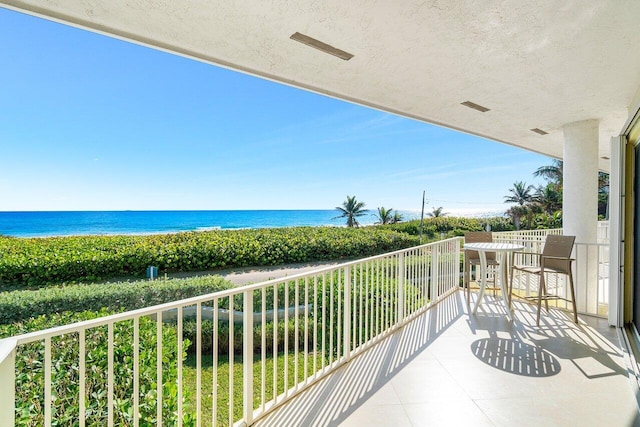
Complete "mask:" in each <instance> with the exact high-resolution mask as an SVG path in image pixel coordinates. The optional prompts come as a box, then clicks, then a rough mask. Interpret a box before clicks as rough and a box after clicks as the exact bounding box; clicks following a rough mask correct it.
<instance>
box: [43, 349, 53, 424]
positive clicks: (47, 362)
mask: <svg viewBox="0 0 640 427" xmlns="http://www.w3.org/2000/svg"><path fill="white" fill-rule="evenodd" d="M44 425H45V427H51V337H46V338H45V339H44Z"/></svg>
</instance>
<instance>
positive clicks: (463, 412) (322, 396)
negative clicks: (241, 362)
mask: <svg viewBox="0 0 640 427" xmlns="http://www.w3.org/2000/svg"><path fill="white" fill-rule="evenodd" d="M472 302H473V301H472ZM514 305H515V321H514V322H513V323H511V322H509V321H508V320H507V319H506V317H505V316H504V311H503V309H502V306H501V305H500V304H499V303H495V302H494V299H493V297H492V296H490V295H488V296H487V297H486V300H485V303H484V304H483V305H482V306H481V307H480V309H479V310H478V314H477V315H471V316H470V315H469V313H468V308H467V306H466V301H465V297H464V294H463V293H461V292H458V293H456V294H454V295H453V296H451V297H450V298H447V299H446V300H445V301H443V302H441V303H440V304H438V305H436V306H435V307H434V308H432V309H431V310H429V311H427V312H426V313H425V314H423V315H422V316H420V317H418V318H417V319H416V320H414V321H412V322H411V323H409V324H407V325H406V326H405V327H404V328H402V329H401V330H399V331H398V332H396V333H395V334H393V335H391V336H389V337H388V338H386V339H385V340H383V341H381V342H380V343H379V344H378V345H376V346H375V347H373V348H372V349H371V350H369V351H367V352H365V353H363V354H361V355H360V356H358V357H355V358H354V359H353V360H352V361H351V362H350V363H349V364H347V365H345V366H343V367H341V368H340V369H339V370H338V371H337V372H336V373H334V374H332V375H330V376H329V377H327V378H326V379H324V380H322V381H320V382H319V383H317V384H316V385H314V386H312V387H311V388H310V389H309V390H307V391H305V392H303V393H302V394H301V395H300V396H299V397H297V398H295V399H294V400H293V401H292V402H291V403H288V404H285V405H284V406H282V407H280V408H278V409H277V410H276V411H274V412H272V413H271V414H269V415H268V416H267V417H266V418H264V419H262V420H260V421H259V422H258V423H256V424H255V425H257V426H260V427H266V426H277V427H283V426H305V427H306V426H338V425H339V426H357V427H361V426H392V427H402V426H517V427H526V426H544V427H551V426H581V427H587V426H640V416H639V413H638V405H637V400H636V396H635V395H636V394H637V386H636V385H635V384H636V383H635V379H634V380H633V381H632V380H630V379H629V376H628V375H629V372H630V371H629V368H628V363H627V361H626V357H625V355H624V353H623V351H622V350H621V346H620V342H619V339H620V336H619V331H618V330H617V329H615V328H610V327H608V326H607V322H606V321H605V320H603V319H597V318H591V317H585V316H583V317H581V319H580V320H581V323H580V325H576V324H574V323H572V322H571V321H570V318H569V316H568V315H567V314H565V313H564V312H561V311H557V310H552V311H551V312H550V313H549V314H544V315H543V317H542V319H541V326H540V327H539V328H538V327H536V326H535V308H534V307H533V306H530V305H528V304H523V303H517V302H516V303H515V304H514Z"/></svg>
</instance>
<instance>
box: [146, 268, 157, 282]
mask: <svg viewBox="0 0 640 427" xmlns="http://www.w3.org/2000/svg"><path fill="white" fill-rule="evenodd" d="M157 277H158V267H154V266H150V267H147V278H148V279H149V280H154V279H155V278H157Z"/></svg>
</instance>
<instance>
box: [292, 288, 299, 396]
mask: <svg viewBox="0 0 640 427" xmlns="http://www.w3.org/2000/svg"><path fill="white" fill-rule="evenodd" d="M294 284H295V287H296V288H295V294H294V296H295V306H294V308H293V316H294V319H293V326H294V328H293V332H294V334H295V336H294V337H293V357H294V359H293V386H294V387H295V389H296V390H297V389H298V378H299V377H298V374H299V373H298V367H299V366H298V365H299V362H298V357H299V352H298V348H299V346H300V338H299V336H298V333H299V332H300V325H299V323H300V309H299V307H300V282H299V281H298V280H296V281H295V282H294Z"/></svg>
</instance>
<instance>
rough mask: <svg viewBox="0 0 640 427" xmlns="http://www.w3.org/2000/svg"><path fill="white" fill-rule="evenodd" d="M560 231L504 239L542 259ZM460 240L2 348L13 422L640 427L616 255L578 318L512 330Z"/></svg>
mask: <svg viewBox="0 0 640 427" xmlns="http://www.w3.org/2000/svg"><path fill="white" fill-rule="evenodd" d="M556 232H558V231H557V230H550V231H542V232H535V233H532V232H519V233H494V238H495V239H496V240H500V241H511V242H520V243H523V244H525V246H526V247H527V248H528V249H536V247H537V246H539V245H540V242H541V241H543V239H544V236H545V235H546V234H548V233H556ZM461 242H462V239H461V238H453V239H447V240H443V241H440V242H435V243H430V244H427V245H422V246H419V247H416V248H411V249H407V250H402V251H397V252H393V253H389V254H384V255H380V256H376V257H372V258H368V259H364V260H359V261H354V262H349V263H345V264H340V265H336V266H331V267H327V268H324V269H320V270H317V271H314V272H310V273H305V274H300V275H298V276H291V277H287V278H284V279H276V280H271V281H268V282H264V283H259V284H255V285H249V286H244V287H239V288H235V289H230V290H226V291H223V292H218V293H215V294H210V295H204V296H201V297H196V298H191V299H188V300H183V301H176V302H173V303H168V304H164V305H161V306H155V307H150V308H144V309H140V310H136V311H132V312H127V313H122V314H118V315H113V316H108V317H103V318H99V319H94V320H88V321H85V322H81V323H76V324H72V325H67V326H62V327H59V328H55V329H50V330H46V331H41V332H36V333H32V334H27V335H22V336H18V337H14V338H12V339H7V340H2V341H0V350H1V351H0V382H2V384H3V385H8V387H7V386H5V387H3V388H2V390H1V391H0V413H2V414H12V413H15V416H16V422H20V423H21V425H45V426H49V425H52V424H54V420H56V421H60V420H65V421H64V422H67V421H68V422H69V423H70V424H75V425H81V426H84V425H108V426H110V425H134V426H138V425H163V424H164V425H179V426H180V425H185V426H186V425H212V424H216V425H253V424H256V425H274V426H275V425H277V426H284V425H304V426H307V425H337V424H344V425H385V424H393V425H394V426H396V425H421V424H429V425H442V424H444V425H461V424H464V425H512V424H513V419H514V418H515V417H518V423H519V424H525V425H528V424H531V425H534V424H535V425H575V424H579V425H635V424H637V423H639V421H638V419H637V417H636V414H637V405H636V403H635V397H634V395H633V393H632V388H631V386H630V384H631V382H630V379H629V377H628V372H629V371H628V368H627V363H626V359H625V357H626V356H625V352H624V350H623V348H624V346H623V342H622V341H621V339H622V338H621V335H620V332H619V331H618V330H617V329H615V328H609V327H608V326H607V322H606V320H605V319H603V318H602V317H603V316H606V310H607V307H608V300H607V299H606V297H607V295H608V294H607V291H606V287H607V286H608V280H607V277H606V272H607V266H608V262H607V257H606V248H607V246H606V245H601V244H598V243H589V244H582V246H581V245H576V250H577V251H581V250H584V251H586V253H587V254H588V256H586V257H584V259H585V261H584V263H582V264H580V263H577V265H576V270H577V271H576V278H577V282H578V283H579V284H578V299H579V300H580V301H584V304H583V303H582V302H580V303H579V309H580V310H579V311H580V313H581V315H580V320H581V322H580V324H579V325H575V324H573V323H572V322H571V321H570V320H569V316H568V315H567V314H566V312H565V311H564V310H563V308H564V307H554V308H553V309H552V310H551V312H550V314H549V315H544V316H543V317H542V323H541V326H540V328H537V327H536V326H535V311H534V310H535V309H534V308H533V307H532V306H530V305H528V304H526V303H523V302H515V321H514V322H513V323H511V322H509V321H508V320H507V319H506V316H505V315H504V314H505V313H504V309H503V308H502V306H501V305H500V304H498V303H495V301H497V300H495V299H494V297H493V296H492V295H491V294H490V295H489V296H488V297H487V298H488V299H487V301H486V302H485V304H484V305H483V306H482V307H481V310H479V312H478V314H477V315H475V316H474V315H471V316H470V315H469V314H468V308H467V306H466V300H465V298H464V296H463V294H462V293H461V292H459V290H460V273H461V257H462V253H461V250H460V248H461ZM581 248H582V249H581ZM522 256H524V257H530V258H533V257H532V256H530V255H522ZM579 259H582V258H579ZM585 264H587V265H585ZM581 271H584V272H585V273H584V274H582V273H581ZM594 272H595V274H593V273H594ZM515 282H516V286H515V287H516V289H517V291H518V292H519V293H521V294H525V295H526V294H529V295H531V293H532V292H534V290H535V287H534V286H532V284H531V283H529V282H528V281H527V280H526V279H524V278H521V277H516V278H515ZM549 283H550V285H551V286H550V287H551V288H552V289H553V290H554V291H555V292H558V293H563V292H565V285H564V283H563V281H562V279H561V278H556V279H554V278H551V279H550V281H549ZM581 289H583V290H584V291H581ZM581 298H582V299H581ZM158 319H162V321H158ZM187 331H191V332H189V333H190V334H191V335H189V333H188V332H187ZM187 336H191V340H192V342H191V343H190V344H189V343H188V342H186V341H185V338H186V337H187ZM179 355H182V356H183V357H179ZM231 356H233V357H231ZM603 402H604V403H605V405H603ZM14 408H18V409H19V410H18V411H14ZM603 408H606V409H603ZM134 414H137V416H134ZM20 420H22V421H20ZM213 420H215V422H214V421H213ZM0 425H13V420H11V419H10V417H9V416H7V417H3V418H2V419H0ZM639 425H640V424H639Z"/></svg>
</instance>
